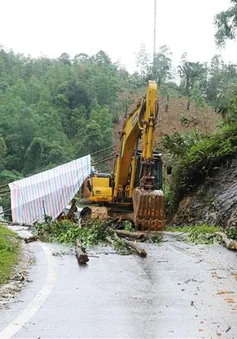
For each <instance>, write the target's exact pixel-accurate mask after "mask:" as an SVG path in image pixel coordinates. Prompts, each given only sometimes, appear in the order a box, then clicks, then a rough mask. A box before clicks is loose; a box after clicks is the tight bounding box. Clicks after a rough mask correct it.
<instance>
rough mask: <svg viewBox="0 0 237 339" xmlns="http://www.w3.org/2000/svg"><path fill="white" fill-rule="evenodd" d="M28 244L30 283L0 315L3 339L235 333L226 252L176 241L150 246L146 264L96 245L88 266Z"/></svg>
mask: <svg viewBox="0 0 237 339" xmlns="http://www.w3.org/2000/svg"><path fill="white" fill-rule="evenodd" d="M27 246H29V248H30V250H31V251H33V252H34V254H35V257H36V263H35V265H34V266H33V267H32V268H31V271H30V276H29V280H30V281H31V282H29V283H28V284H27V285H26V287H25V288H24V289H23V291H22V292H21V293H20V294H19V295H18V296H17V297H16V298H15V299H14V302H11V303H10V304H9V307H8V308H7V309H5V310H0V338H1V339H3V338H11V337H12V338H211V337H212V338H219V337H221V338H235V337H236V335H237V321H236V319H237V280H236V276H235V275H234V274H235V273H236V272H237V265H236V259H237V257H236V253H234V252H230V251H228V250H226V249H225V248H223V247H222V246H219V245H212V246H206V245H198V246H197V245H196V246H191V245H189V244H186V243H183V242H179V241H177V240H175V238H172V237H171V238H170V239H169V241H168V242H164V243H163V244H162V245H156V244H146V245H145V247H146V249H147V252H148V256H147V258H140V257H138V256H136V255H133V256H119V255H117V254H115V252H114V251H112V250H111V249H110V248H109V247H106V248H101V247H100V248H99V247H98V248H95V249H93V250H91V251H90V252H89V255H91V257H90V261H89V263H88V265H87V266H85V267H79V266H78V264H77V261H76V258H75V256H74V254H73V252H68V249H67V248H65V247H63V246H60V245H56V244H42V243H40V242H35V243H31V244H29V245H27ZM62 251H64V252H65V251H66V253H64V254H63V255H61V254H60V253H62ZM55 252H57V253H59V255H52V254H53V253H54V254H55Z"/></svg>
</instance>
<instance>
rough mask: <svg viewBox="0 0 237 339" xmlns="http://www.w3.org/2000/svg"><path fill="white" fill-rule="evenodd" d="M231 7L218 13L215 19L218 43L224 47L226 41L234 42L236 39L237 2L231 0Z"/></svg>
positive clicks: (236, 0)
mask: <svg viewBox="0 0 237 339" xmlns="http://www.w3.org/2000/svg"><path fill="white" fill-rule="evenodd" d="M230 3H231V5H232V6H231V7H229V8H228V9H227V10H225V11H222V12H220V13H218V14H217V15H216V17H215V25H216V34H215V40H216V43H217V44H218V45H220V46H224V45H225V42H226V40H234V39H235V38H236V29H237V0H230Z"/></svg>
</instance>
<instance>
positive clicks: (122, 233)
mask: <svg viewBox="0 0 237 339" xmlns="http://www.w3.org/2000/svg"><path fill="white" fill-rule="evenodd" d="M115 232H116V234H117V235H118V236H119V237H121V238H131V239H135V240H141V239H144V238H145V237H146V234H145V233H141V232H129V231H125V230H115Z"/></svg>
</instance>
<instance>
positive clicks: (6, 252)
mask: <svg viewBox="0 0 237 339" xmlns="http://www.w3.org/2000/svg"><path fill="white" fill-rule="evenodd" d="M19 256H20V240H19V238H18V236H17V234H16V233H14V232H12V231H11V230H9V229H8V228H7V227H5V226H2V225H0V284H3V283H6V282H7V281H8V280H9V279H10V278H11V274H12V270H13V268H14V266H15V265H16V264H17V263H18V261H19Z"/></svg>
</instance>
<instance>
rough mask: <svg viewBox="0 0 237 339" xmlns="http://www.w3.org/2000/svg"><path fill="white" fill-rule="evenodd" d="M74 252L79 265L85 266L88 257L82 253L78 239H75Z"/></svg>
mask: <svg viewBox="0 0 237 339" xmlns="http://www.w3.org/2000/svg"><path fill="white" fill-rule="evenodd" d="M75 251H76V258H77V261H78V263H79V264H86V263H87V262H88V261H89V258H88V255H87V253H86V252H85V251H84V249H83V247H82V243H81V240H80V239H76V245H75Z"/></svg>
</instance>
